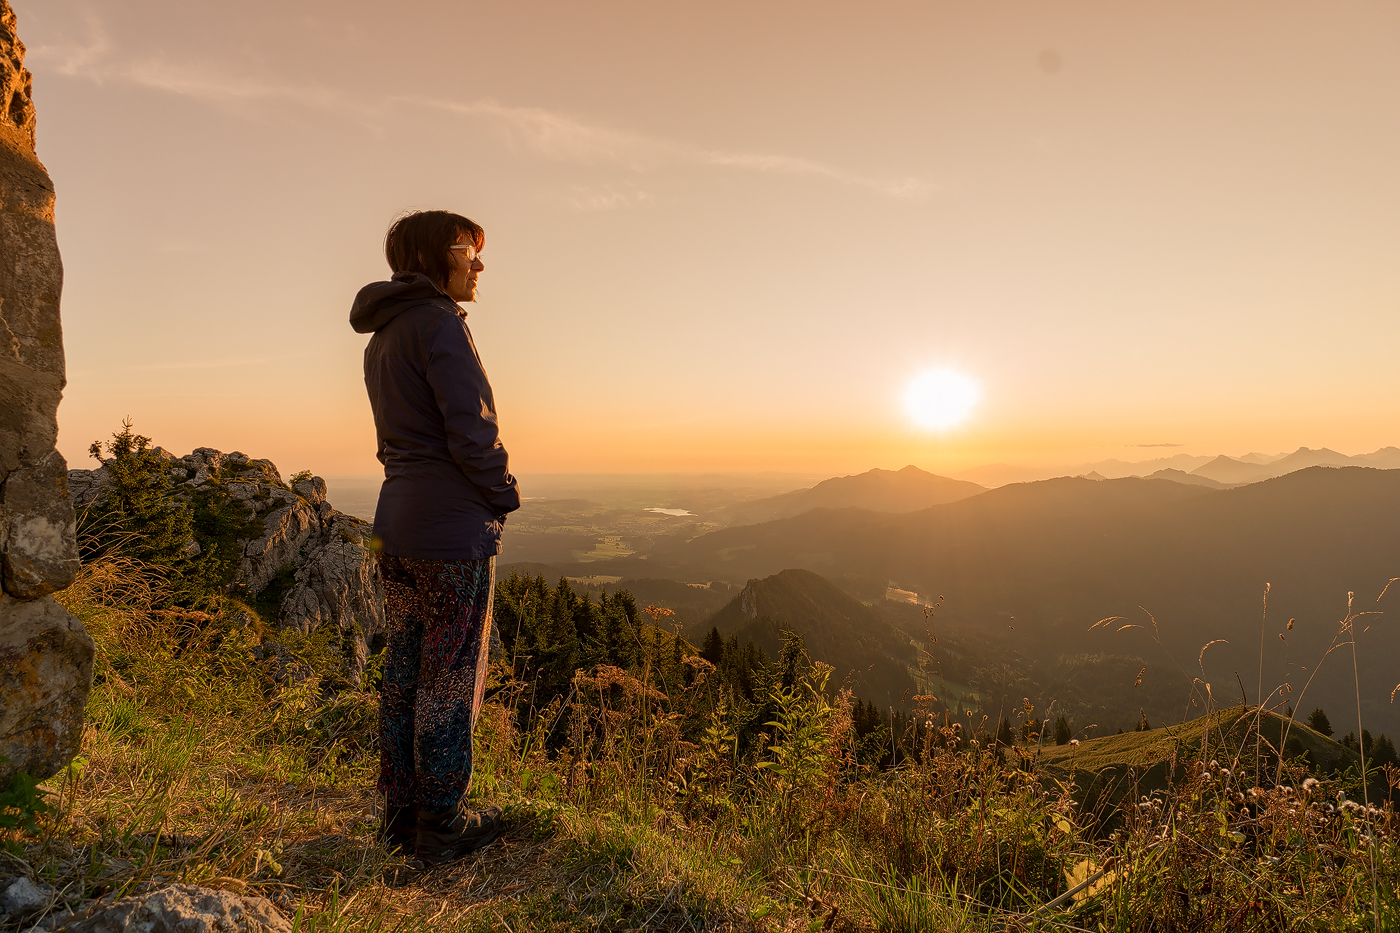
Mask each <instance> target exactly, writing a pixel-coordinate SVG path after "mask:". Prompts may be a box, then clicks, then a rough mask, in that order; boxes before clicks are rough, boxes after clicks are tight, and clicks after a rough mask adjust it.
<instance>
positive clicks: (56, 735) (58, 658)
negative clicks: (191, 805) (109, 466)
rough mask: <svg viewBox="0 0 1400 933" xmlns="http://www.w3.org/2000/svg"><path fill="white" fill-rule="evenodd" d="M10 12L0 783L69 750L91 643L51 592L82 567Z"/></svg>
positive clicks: (57, 346)
mask: <svg viewBox="0 0 1400 933" xmlns="http://www.w3.org/2000/svg"><path fill="white" fill-rule="evenodd" d="M30 86H31V78H30V74H29V72H28V71H27V70H25V68H24V44H23V43H21V42H20V41H19V37H18V35H17V34H16V32H15V14H14V11H13V10H11V9H10V5H9V3H8V2H7V0H0V756H3V759H6V760H0V786H4V785H6V784H8V782H9V780H10V777H11V775H12V774H13V773H14V771H15V770H16V769H22V770H24V771H28V772H29V773H30V774H32V775H34V776H35V777H40V778H43V777H48V776H49V775H51V774H53V773H55V772H56V771H57V770H58V769H59V768H61V767H63V765H64V764H66V763H67V762H68V761H69V760H70V759H71V758H72V757H73V755H74V753H76V751H77V749H78V741H79V739H80V738H81V736H82V723H83V708H84V707H85V706H86V704H87V695H88V690H89V688H90V686H91V683H92V659H93V644H92V639H90V638H89V637H88V635H87V632H85V631H84V630H83V627H82V625H81V624H80V623H79V622H78V621H77V620H76V619H74V618H73V617H72V616H70V615H69V614H68V613H67V612H65V611H64V610H63V609H62V608H61V607H59V605H58V604H57V603H55V602H54V600H53V597H52V596H51V595H50V594H51V593H53V592H54V591H56V590H61V589H63V588H64V587H65V586H67V585H68V584H70V583H72V582H73V576H74V574H76V573H77V570H78V552H77V546H76V543H75V540H74V521H73V507H72V505H71V503H70V502H69V500H68V491H67V486H66V475H67V465H66V464H65V463H64V461H63V457H61V456H60V455H59V453H58V451H57V450H55V449H54V442H55V440H56V439H57V437H58V403H59V400H60V399H61V398H62V396H63V386H64V381H65V380H64V367H63V330H62V327H61V326H60V323H59V310H58V304H59V295H60V293H61V292H62V290H63V264H62V262H61V261H60V260H59V255H58V241H57V239H56V238H55V236H54V225H53V224H54V189H53V183H52V182H51V181H50V180H49V176H48V173H47V172H45V171H44V167H43V165H41V164H39V160H38V159H37V158H36V157H35V155H34V104H33V101H32V99H31V94H30Z"/></svg>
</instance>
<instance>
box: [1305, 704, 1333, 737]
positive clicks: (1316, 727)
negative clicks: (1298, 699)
mask: <svg viewBox="0 0 1400 933" xmlns="http://www.w3.org/2000/svg"><path fill="white" fill-rule="evenodd" d="M1308 727H1309V728H1311V729H1312V730H1313V731H1314V732H1320V733H1322V734H1323V735H1326V736H1331V734H1332V723H1331V722H1329V721H1328V719H1327V714H1326V713H1324V712H1323V711H1322V708H1321V707H1318V708H1317V709H1315V710H1313V711H1312V713H1311V714H1310V715H1309V716H1308Z"/></svg>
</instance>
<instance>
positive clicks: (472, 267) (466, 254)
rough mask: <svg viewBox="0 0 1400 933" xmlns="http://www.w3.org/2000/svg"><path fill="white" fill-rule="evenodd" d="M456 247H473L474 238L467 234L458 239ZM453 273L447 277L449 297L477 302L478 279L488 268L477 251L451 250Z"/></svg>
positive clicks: (455, 299)
mask: <svg viewBox="0 0 1400 933" xmlns="http://www.w3.org/2000/svg"><path fill="white" fill-rule="evenodd" d="M454 245H455V246H471V245H472V238H471V237H470V236H469V235H467V234H461V235H459V236H458V237H457V242H456V243H455V244H454ZM448 253H449V254H451V256H452V272H451V274H449V275H448V277H447V287H446V288H444V289H443V291H445V292H447V297H448V298H451V299H452V300H453V301H476V277H477V276H478V275H480V274H481V270H482V269H484V268H486V267H485V266H483V265H482V264H481V257H480V256H479V255H476V250H475V249H451V250H448Z"/></svg>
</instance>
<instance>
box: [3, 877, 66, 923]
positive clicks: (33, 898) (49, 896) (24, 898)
mask: <svg viewBox="0 0 1400 933" xmlns="http://www.w3.org/2000/svg"><path fill="white" fill-rule="evenodd" d="M52 901H53V888H51V887H49V886H48V885H45V884H35V883H34V882H32V881H30V880H29V879H28V878H25V877H24V876H20V877H18V878H11V879H10V880H9V881H5V882H0V915H3V916H5V917H13V918H15V919H18V918H20V917H24V916H27V915H29V914H32V913H34V911H36V910H42V909H43V908H45V907H47V906H49V904H50V903H51V902H52Z"/></svg>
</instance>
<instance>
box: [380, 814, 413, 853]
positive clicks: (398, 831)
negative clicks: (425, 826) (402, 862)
mask: <svg viewBox="0 0 1400 933" xmlns="http://www.w3.org/2000/svg"><path fill="white" fill-rule="evenodd" d="M417 837H418V808H417V807H416V806H412V805H410V806H407V807H385V808H384V821H383V823H382V824H380V827H379V839H380V841H381V842H383V843H384V847H385V848H386V849H388V850H389V854H390V855H405V856H408V857H409V858H412V857H413V847H414V843H415V842H416V841H417Z"/></svg>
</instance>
